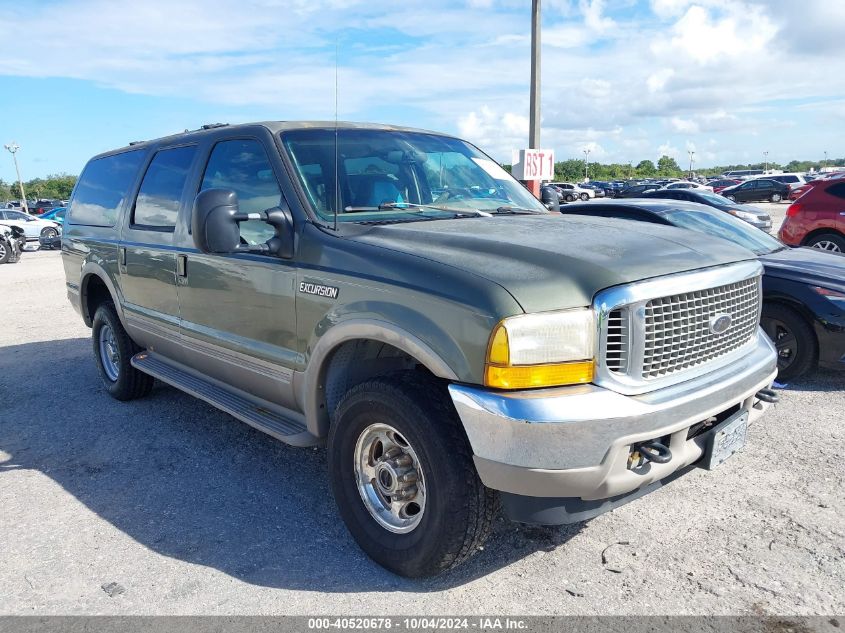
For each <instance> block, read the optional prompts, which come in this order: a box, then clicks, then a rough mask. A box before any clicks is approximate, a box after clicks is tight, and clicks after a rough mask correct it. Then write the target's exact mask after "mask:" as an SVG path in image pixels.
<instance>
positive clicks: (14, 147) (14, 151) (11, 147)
mask: <svg viewBox="0 0 845 633" xmlns="http://www.w3.org/2000/svg"><path fill="white" fill-rule="evenodd" d="M3 147H5V148H6V149H7V150H9V153H10V154H11V155H12V160H13V161H14V162H15V173H16V174H17V175H18V187H20V189H21V207H22V208H23V211H24V213H29V207H28V206H27V204H26V194H25V193H24V192H23V180H21V170H20V169H19V168H18V157H17V156H16V154H17V152H18V150H19V149H20V148H21V146H20V145H18V144H17V143H15V142H14V141H12V142H11V143H6V144H5V145H4V146H3Z"/></svg>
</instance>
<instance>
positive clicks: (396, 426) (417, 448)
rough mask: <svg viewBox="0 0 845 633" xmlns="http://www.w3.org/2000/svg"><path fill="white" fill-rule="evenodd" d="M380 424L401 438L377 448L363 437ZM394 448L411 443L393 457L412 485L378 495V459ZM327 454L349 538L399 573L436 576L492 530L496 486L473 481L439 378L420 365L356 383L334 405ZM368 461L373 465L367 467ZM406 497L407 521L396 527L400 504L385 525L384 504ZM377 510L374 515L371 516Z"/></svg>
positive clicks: (466, 450)
mask: <svg viewBox="0 0 845 633" xmlns="http://www.w3.org/2000/svg"><path fill="white" fill-rule="evenodd" d="M385 427H387V428H388V430H387V431H386V433H387V435H389V436H391V437H396V438H399V439H396V442H395V444H394V445H393V447H390V448H388V450H383V451H382V452H379V448H378V446H379V444H378V441H376V442H375V443H372V442H370V438H371V437H372V434H373V433H374V432H376V433H378V432H385ZM391 433H392V435H391ZM385 444H387V445H389V444H390V443H389V442H386V443H385ZM385 444H383V445H382V449H384V446H385ZM368 446H369V447H375V448H367V447H368ZM396 446H399V447H403V446H407V447H410V451H408V453H407V455H404V454H399V455H398V458H399V459H404V460H405V462H403V463H404V464H405V467H406V468H411V471H410V472H411V473H412V474H411V475H410V479H411V480H412V481H414V482H415V483H414V484H412V488H407V489H403V490H402V491H401V495H400V496H398V497H396V496H390V495H385V494H384V493H383V490H384V488H383V487H380V483H379V482H380V481H381V480H380V479H378V478H379V477H380V474H379V473H381V472H383V471H381V470H380V468H381V467H382V465H383V462H384V461H385V459H386V460H387V462H388V463H390V462H392V459H387V457H389V456H390V455H392V454H397V453H396V451H397V450H400V449H397V448H396ZM406 450H407V449H406ZM400 452H401V450H400ZM362 455H364V456H365V459H364V460H363V462H365V463H364V465H363V466H362V460H361V456H362ZM328 459H329V478H330V481H331V486H332V492H333V494H334V498H335V501H336V503H337V506H338V509H339V511H340V515H341V517H342V518H343V520H344V522H345V523H346V526H347V528H348V529H349V532H350V533H351V534H352V537H353V538H354V539H355V540H356V541H357V543H358V545H359V546H360V547H361V549H363V550H364V552H366V553H367V555H368V556H370V558H372V559H373V560H375V561H376V562H377V563H378V564H380V565H382V566H383V567H385V568H387V569H389V570H390V571H392V572H394V573H396V574H399V575H400V576H406V577H410V578H419V577H424V576H433V575H435V574H438V573H440V572H443V571H445V570H447V569H450V568H452V567H455V566H457V565H459V564H461V563H462V562H463V561H465V560H467V559H468V558H470V557H471V556H472V555H473V554H475V552H476V551H477V550H478V549H479V547H480V546H481V545H482V543H484V541H485V539H486V538H487V536H488V534H489V533H490V529H491V526H492V523H493V518H494V516H495V513H496V509H497V505H496V496H495V493H493V491H491V490H489V489H488V488H486V487H485V486H484V485H483V484H482V483H481V480H480V479H479V478H478V473H477V472H476V470H475V466H474V464H473V461H472V451H471V449H470V446H469V442H468V441H467V438H466V435H465V434H464V430H463V428H462V426H461V423H460V421H459V420H458V417H457V414H456V412H455V410H454V407H453V406H452V404H451V402H450V400H449V395H448V393H447V391H446V388H445V385H444V384H443V383H442V382H440V381H438V380H436V379H434V378H431V377H428V376H427V375H425V374H422V373H421V372H418V371H409V372H400V373H396V374H393V375H390V376H385V377H381V378H377V379H374V380H370V381H368V382H365V383H362V384H360V385H357V386H356V387H353V388H352V389H351V390H350V391H349V392H348V393H347V394H346V396H344V398H343V400H342V401H341V402H340V404H339V405H338V408H337V413H336V416H335V420H334V422H333V425H332V428H331V430H330V432H329V439H328ZM371 464H375V468H370V470H367V468H368V467H369V466H370V465H371ZM408 464H410V465H408ZM389 481H392V479H391V478H390V476H389V475H388V482H389ZM397 481H400V480H399V479H398V478H397ZM406 485H407V484H406ZM420 492H422V495H420ZM402 495H404V496H402ZM408 495H410V496H408ZM409 498H410V500H411V501H410V502H406V501H404V500H405V499H409ZM385 499H386V500H387V503H385ZM397 499H398V501H397ZM403 502H404V503H408V505H412V504H413V502H418V504H417V506H416V509H415V512H413V513H411V517H410V518H407V516H408V514H409V513H405V517H406V518H404V521H405V524H401V523H400V522H399V521H401V520H402V519H403V516H402V515H403V512H404V509H402V510H400V511H399V512H398V513H397V514H396V515H395V517H398V520H399V521H397V522H395V523H393V524H392V527H386V526H385V523H387V525H391V521H392V520H393V519H392V516H394V515H391V513H390V512H389V511H388V510H385V508H389V507H390V506H391V505H392V504H397V505H401V503H403ZM379 503H382V506H381V507H379V505H378V504H379ZM405 507H408V506H405ZM379 511H382V514H381V517H383V518H381V519H377V518H376V517H377V516H379ZM415 515H417V516H415Z"/></svg>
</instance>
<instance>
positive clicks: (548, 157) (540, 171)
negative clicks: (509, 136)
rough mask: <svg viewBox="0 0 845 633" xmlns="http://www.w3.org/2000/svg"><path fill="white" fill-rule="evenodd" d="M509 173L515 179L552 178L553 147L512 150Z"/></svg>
mask: <svg viewBox="0 0 845 633" xmlns="http://www.w3.org/2000/svg"><path fill="white" fill-rule="evenodd" d="M513 159H514V162H513V166H512V167H511V174H513V177H514V178H516V179H517V180H554V177H555V151H554V150H553V149H521V150H518V151H514V152H513Z"/></svg>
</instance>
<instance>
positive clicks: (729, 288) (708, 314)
mask: <svg viewBox="0 0 845 633" xmlns="http://www.w3.org/2000/svg"><path fill="white" fill-rule="evenodd" d="M759 295H760V291H759V280H758V279H756V278H752V279H745V280H743V281H739V282H736V283H732V284H726V285H724V286H718V287H716V288H708V289H705V290H697V291H695V292H685V293H683V294H677V295H671V296H668V297H660V298H659V299H652V300H651V301H649V302H648V303H646V305H645V328H644V346H643V362H642V377H643V378H644V379H646V380H652V379H654V378H660V377H661V376H666V375H668V374H672V373H674V372H677V371H682V370H684V369H687V368H689V367H693V366H695V365H700V364H702V363H707V362H710V361H711V360H713V359H715V358H718V357H720V356H722V355H724V354H727V353H729V352H732V351H733V350H735V349H738V348H740V347H742V346H743V345H745V344H746V343H747V342H748V341H749V340H750V339H751V337H752V336H753V335H754V333H755V332H756V331H757V322H758V310H759V304H760V297H759ZM725 314H727V315H729V316H730V318H731V321H730V325H729V326H728V329H727V330H726V331H725V332H722V333H719V334H717V333H715V332H713V331H712V330H711V324H712V322H713V320H714V319H716V318H718V317H719V316H720V315H725Z"/></svg>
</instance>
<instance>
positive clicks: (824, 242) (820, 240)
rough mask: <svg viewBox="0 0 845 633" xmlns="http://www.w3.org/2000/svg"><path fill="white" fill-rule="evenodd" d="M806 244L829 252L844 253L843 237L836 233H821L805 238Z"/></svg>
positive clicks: (844, 242)
mask: <svg viewBox="0 0 845 633" xmlns="http://www.w3.org/2000/svg"><path fill="white" fill-rule="evenodd" d="M807 246H811V247H812V248H818V249H819V250H822V251H828V252H829V253H840V254H845V237H842V236H841V235H837V234H836V233H822V234H821V235H816V236H814V237H812V238H811V239H809V240H807Z"/></svg>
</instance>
